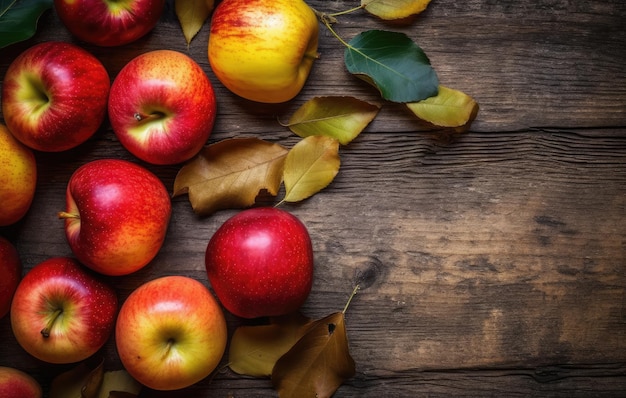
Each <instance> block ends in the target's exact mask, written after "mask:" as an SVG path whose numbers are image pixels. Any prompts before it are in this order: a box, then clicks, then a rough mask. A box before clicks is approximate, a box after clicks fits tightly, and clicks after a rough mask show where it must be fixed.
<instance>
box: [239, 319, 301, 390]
mask: <svg viewBox="0 0 626 398" xmlns="http://www.w3.org/2000/svg"><path fill="white" fill-rule="evenodd" d="M310 322H311V320H310V319H309V318H307V317H305V316H303V315H302V314H301V313H299V312H296V313H293V314H289V315H286V316H282V317H278V318H275V319H272V322H271V324H269V325H257V326H240V327H238V328H237V329H236V330H235V333H233V337H232V339H231V343H230V348H229V352H228V366H229V367H230V369H231V370H232V371H233V372H235V373H239V374H243V375H247V376H253V377H269V376H271V374H272V369H273V368H274V364H275V363H276V361H278V359H279V358H280V357H281V356H283V354H285V353H286V352H287V351H289V349H290V348H291V347H293V345H294V344H295V343H296V342H297V341H298V340H299V339H300V338H301V337H302V336H303V335H304V333H305V332H306V331H307V329H308V327H309V326H310Z"/></svg>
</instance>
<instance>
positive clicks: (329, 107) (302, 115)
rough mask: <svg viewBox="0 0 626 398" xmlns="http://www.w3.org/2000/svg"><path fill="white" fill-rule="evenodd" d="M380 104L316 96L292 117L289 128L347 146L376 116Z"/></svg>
mask: <svg viewBox="0 0 626 398" xmlns="http://www.w3.org/2000/svg"><path fill="white" fill-rule="evenodd" d="M379 110H380V107H379V106H378V105H374V104H370V103H368V102H365V101H361V100H359V99H357V98H354V97H342V96H336V97H333V96H327V97H315V98H313V99H311V100H309V101H307V102H306V103H304V104H303V105H302V106H301V107H300V108H298V110H296V111H295V112H294V114H293V115H292V116H291V118H290V119H289V124H288V127H289V129H290V130H291V131H293V132H294V133H296V134H297V135H299V136H300V137H308V136H311V135H327V136H329V137H333V138H336V139H337V140H338V141H339V143H340V144H342V145H347V144H348V143H349V142H350V141H352V140H353V139H354V138H356V137H357V136H358V135H359V134H360V133H361V131H363V129H365V127H367V125H368V124H369V123H370V122H371V121H372V120H373V119H374V117H376V115H377V114H378V111H379Z"/></svg>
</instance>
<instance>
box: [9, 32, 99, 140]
mask: <svg viewBox="0 0 626 398" xmlns="http://www.w3.org/2000/svg"><path fill="white" fill-rule="evenodd" d="M110 84H111V81H110V79H109V74H108V73H107V71H106V69H105V68H104V66H103V65H102V63H101V62H100V61H99V60H98V59H97V58H96V57H95V56H94V55H92V54H91V53H89V52H87V51H86V50H84V49H82V48H80V47H78V46H76V45H74V44H70V43H64V42H58V41H50V42H44V43H40V44H37V45H34V46H32V47H30V48H28V49H27V50H25V51H24V52H22V53H21V54H20V55H18V57H17V58H16V59H15V60H14V61H13V62H12V63H11V64H10V65H9V69H7V72H6V74H5V76H4V83H3V85H2V113H3V115H4V120H5V123H6V125H7V127H8V128H9V131H11V133H12V134H13V135H14V136H15V138H17V139H18V140H20V141H21V142H22V143H24V144H25V145H27V146H29V147H31V148H32V149H36V150H38V151H44V152H60V151H65V150H68V149H71V148H74V147H76V146H78V145H80V144H82V143H83V142H85V141H87V139H89V138H90V137H91V136H92V135H93V134H94V133H95V132H96V131H97V130H98V128H99V127H100V125H101V124H102V122H103V120H104V117H105V114H106V104H107V97H108V94H109V87H110Z"/></svg>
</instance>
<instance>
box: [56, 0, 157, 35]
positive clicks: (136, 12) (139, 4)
mask: <svg viewBox="0 0 626 398" xmlns="http://www.w3.org/2000/svg"><path fill="white" fill-rule="evenodd" d="M164 5H165V0H115V1H112V0H54V8H55V10H56V12H57V14H58V16H59V18H60V19H61V22H63V24H64V25H65V26H66V27H67V29H68V30H69V31H70V32H71V33H72V34H73V35H74V36H76V37H77V38H79V39H80V40H83V41H86V42H87V43H91V44H96V45H99V46H105V47H111V46H121V45H123V44H128V43H131V42H133V41H135V40H137V39H139V38H140V37H142V36H144V35H146V34H147V33H148V32H150V31H151V30H152V28H154V26H155V25H156V23H157V22H158V21H159V18H160V17H161V14H162V13H163V8H164Z"/></svg>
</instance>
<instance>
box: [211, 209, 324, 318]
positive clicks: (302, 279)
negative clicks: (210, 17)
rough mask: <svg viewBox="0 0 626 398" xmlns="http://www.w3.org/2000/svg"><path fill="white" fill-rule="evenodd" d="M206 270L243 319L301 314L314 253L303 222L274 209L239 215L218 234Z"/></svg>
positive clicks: (218, 293)
mask: <svg viewBox="0 0 626 398" xmlns="http://www.w3.org/2000/svg"><path fill="white" fill-rule="evenodd" d="M205 263H206V270H207V274H208V277H209V281H210V282H211V286H212V287H213V291H215V294H216V296H217V298H218V299H219V300H220V301H221V303H222V305H224V307H226V309H227V310H229V311H230V312H231V313H233V314H235V315H237V316H239V317H242V318H257V317H261V316H279V315H285V314H288V313H291V312H293V311H295V310H297V309H298V308H299V307H300V306H301V305H302V304H303V303H304V301H305V300H306V299H307V297H308V295H309V293H310V291H311V286H312V283H313V249H312V245H311V239H310V237H309V233H308V231H307V229H306V227H305V226H304V224H303V223H302V222H301V221H300V220H299V219H298V218H297V217H296V216H294V215H293V214H291V213H289V212H287V211H284V210H280V209H277V208H273V207H259V208H251V209H247V210H244V211H241V212H239V213H237V214H236V215H234V216H232V217H231V218H229V219H228V220H226V222H224V223H223V224H222V225H221V226H220V227H219V228H218V229H217V231H216V232H215V234H213V236H212V237H211V239H210V240H209V243H208V245H207V248H206V255H205Z"/></svg>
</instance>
